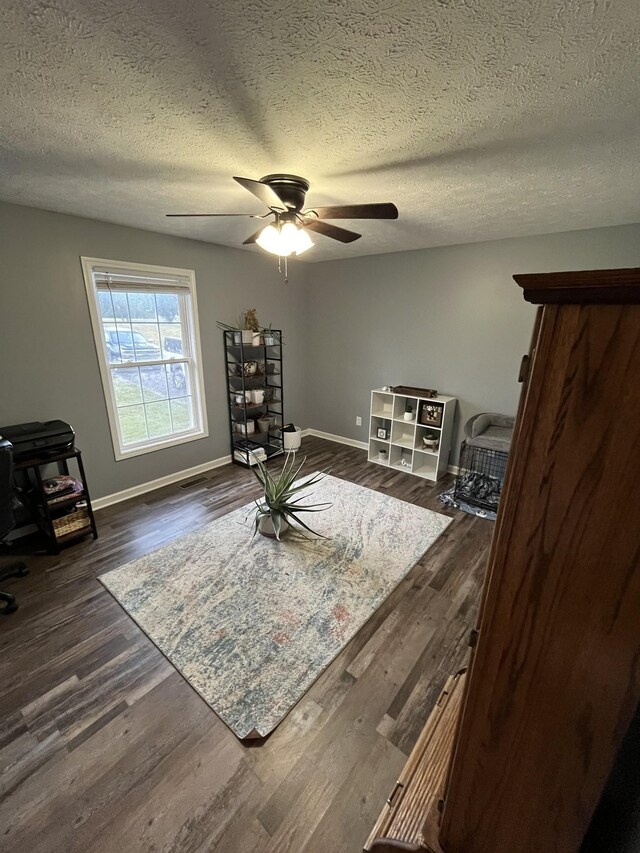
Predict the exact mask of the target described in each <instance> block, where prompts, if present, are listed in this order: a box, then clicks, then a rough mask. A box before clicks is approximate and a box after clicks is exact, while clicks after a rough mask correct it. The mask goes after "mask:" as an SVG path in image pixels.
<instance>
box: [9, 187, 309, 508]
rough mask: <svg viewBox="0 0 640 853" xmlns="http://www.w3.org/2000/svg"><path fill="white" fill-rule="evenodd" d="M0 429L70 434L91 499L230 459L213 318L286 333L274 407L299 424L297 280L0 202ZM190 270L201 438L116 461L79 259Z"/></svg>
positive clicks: (261, 264)
mask: <svg viewBox="0 0 640 853" xmlns="http://www.w3.org/2000/svg"><path fill="white" fill-rule="evenodd" d="M0 235H1V237H0V240H1V244H2V249H1V251H0V260H1V264H0V266H1V269H2V276H3V282H2V296H1V302H0V363H1V364H2V367H3V369H2V372H1V375H0V425H6V424H13V423H21V422H25V421H31V420H49V419H51V418H61V419H63V420H67V421H69V422H70V423H71V424H72V425H73V426H74V428H75V430H76V435H77V442H78V446H79V447H80V448H81V449H82V451H83V456H84V459H85V467H86V469H87V477H88V479H89V483H90V486H91V489H92V493H93V495H94V497H99V496H102V495H107V494H111V493H113V492H117V491H120V490H121V489H126V488H129V487H130V486H135V485H137V484H140V483H144V482H147V481H149V480H153V479H155V478H157V477H162V476H164V475H166V474H171V473H173V472H175V471H180V470H182V469H185V468H189V467H191V466H194V465H199V464H200V463H204V462H208V461H210V460H212V459H216V458H219V457H220V456H224V455H226V454H227V453H228V452H229V445H228V427H227V420H226V410H225V390H224V360H223V359H224V356H223V349H222V341H221V332H219V331H218V329H217V328H216V320H224V321H225V322H233V320H234V319H235V318H236V317H237V316H238V314H239V313H240V312H241V311H242V310H244V309H246V308H252V307H255V308H257V309H258V316H259V317H260V319H261V321H262V322H263V323H265V324H268V323H272V324H273V326H274V328H282V329H283V330H284V333H285V341H286V346H285V365H284V381H285V403H286V412H285V414H286V416H287V418H288V419H290V420H295V421H297V422H300V423H303V422H304V411H305V400H304V394H305V389H306V383H305V381H304V376H303V372H302V371H303V366H304V364H305V363H306V357H305V356H304V354H303V349H304V348H305V347H306V331H305V326H306V323H305V314H304V299H305V289H304V287H303V278H304V275H305V274H306V270H307V269H308V265H304V264H294V265H292V266H291V267H290V284H289V285H288V286H285V285H284V284H283V283H282V282H281V280H280V278H279V275H278V270H277V261H276V259H275V258H270V257H266V256H265V255H263V254H258V253H257V252H256V254H253V253H250V252H246V251H241V250H238V249H228V248H224V247H221V246H213V245H211V244H208V243H202V242H198V241H195V240H185V239H180V238H177V237H168V236H166V235H159V234H153V233H151V232H148V231H140V230H137V229H134V228H125V227H121V226H118V225H110V224H108V223H104V222H96V221H92V220H88V219H81V218H78V217H73V216H65V215H62V214H57V213H50V212H46V211H42V210H35V209H32V208H27V207H20V206H17V205H9V204H0ZM81 255H88V256H91V257H97V258H108V259H112V260H121V261H134V262H136V263H149V264H160V265H165V266H174V267H182V268H187V269H194V270H195V271H196V282H197V293H198V311H199V318H200V332H201V340H202V356H203V361H204V381H205V394H206V401H207V410H208V418H209V437H208V438H205V439H201V440H198V441H193V442H189V443H188V444H183V445H180V446H178V447H171V448H168V449H166V450H158V451H155V452H153V453H147V454H145V455H143V456H138V457H135V458H133V459H127V460H123V461H121V462H116V461H115V459H114V455H113V445H112V443H111V436H110V432H109V424H108V419H107V411H106V406H105V401H104V396H103V392H102V385H101V382H100V374H99V369H98V361H97V357H96V352H95V346H94V342H93V336H92V332H91V324H90V320H89V313H88V307H87V298H86V293H85V287H84V281H83V278H82V271H81V268H80V256H81Z"/></svg>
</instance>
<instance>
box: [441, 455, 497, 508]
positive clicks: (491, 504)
mask: <svg viewBox="0 0 640 853" xmlns="http://www.w3.org/2000/svg"><path fill="white" fill-rule="evenodd" d="M508 458H509V454H508V453H507V452H504V451H501V450H493V449H491V450H490V449H488V448H486V447H477V446H473V445H472V444H468V443H467V442H466V441H463V442H462V445H461V447H460V464H459V468H460V470H459V473H458V476H457V477H456V483H455V488H454V492H453V497H454V500H455V501H457V502H458V501H464V502H465V503H467V504H470V505H471V506H475V507H479V508H480V509H486V510H491V511H493V512H496V511H497V509H498V503H499V502H500V493H501V491H502V485H503V483H504V475H505V471H506V468H507V459H508Z"/></svg>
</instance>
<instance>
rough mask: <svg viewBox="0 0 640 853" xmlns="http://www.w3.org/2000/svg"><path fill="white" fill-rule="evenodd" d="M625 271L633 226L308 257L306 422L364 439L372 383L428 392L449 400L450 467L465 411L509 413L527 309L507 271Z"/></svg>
mask: <svg viewBox="0 0 640 853" xmlns="http://www.w3.org/2000/svg"><path fill="white" fill-rule="evenodd" d="M625 266H640V225H628V226H619V227H615V228H599V229H593V230H588V231H573V232H567V233H562V234H551V235H544V236H540V237H527V238H519V239H511V240H500V241H494V242H491V243H472V244H467V245H462V246H447V247H443V248H437V249H424V250H421V251H415V252H401V253H397V254H387V255H375V256H369V257H363V258H354V259H351V260H343V261H329V262H325V263H319V264H314V265H313V266H312V267H311V275H310V280H309V283H308V287H309V301H308V305H307V310H308V314H307V317H308V320H307V322H308V338H309V350H308V355H307V358H308V366H307V373H306V375H307V381H308V383H309V394H308V408H307V418H306V420H307V421H308V423H309V424H310V425H312V426H313V427H315V428H316V429H320V430H324V431H326V432H331V433H336V434H338V435H343V436H348V437H350V438H354V439H359V440H361V441H366V440H367V436H368V432H367V429H368V414H369V401H370V390H371V389H372V388H376V387H379V386H381V385H393V384H409V385H419V386H422V387H428V388H436V389H437V390H438V391H440V392H441V393H444V394H450V395H452V396H454V397H458V398H459V406H458V413H457V429H456V433H455V439H454V453H453V455H452V460H451V461H452V462H455V461H457V456H458V448H459V445H460V441H461V440H462V428H463V426H464V423H465V421H466V420H467V418H468V417H469V416H470V415H471V414H474V413H475V412H482V411H496V412H504V413H508V414H515V411H516V408H517V403H518V396H519V389H520V386H519V385H518V383H517V374H518V368H519V364H520V359H521V357H522V355H523V353H525V352H526V351H527V350H528V347H529V341H530V337H531V329H532V325H533V320H534V314H535V308H534V307H533V306H531V305H528V304H526V303H525V302H524V301H523V299H522V295H521V293H522V292H521V290H520V288H519V287H518V286H517V285H516V284H515V282H514V281H513V279H512V275H513V274H514V273H523V272H539V271H553V270H563V269H597V268H606V267H625ZM357 415H360V416H362V424H363V425H362V427H357V426H356V425H355V420H356V416H357Z"/></svg>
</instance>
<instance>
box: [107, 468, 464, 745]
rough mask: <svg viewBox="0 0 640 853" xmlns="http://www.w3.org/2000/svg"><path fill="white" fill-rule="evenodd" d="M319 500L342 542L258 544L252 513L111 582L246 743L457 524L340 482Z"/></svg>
mask: <svg viewBox="0 0 640 853" xmlns="http://www.w3.org/2000/svg"><path fill="white" fill-rule="evenodd" d="M311 491H312V492H313V497H312V498H311V501H310V502H311V503H320V502H324V501H328V502H330V503H331V504H332V507H331V508H330V509H328V510H327V511H325V512H321V513H317V514H314V515H313V519H312V526H313V527H314V529H315V530H317V531H318V532H319V533H322V534H323V535H325V536H330V537H331V539H314V540H313V541H310V540H308V539H304V538H302V536H300V535H299V534H297V533H294V532H292V533H291V534H289V535H288V536H287V537H286V538H284V539H283V540H282V542H278V541H277V540H273V539H267V538H265V537H263V536H259V535H258V536H255V537H254V538H252V533H253V512H252V511H251V510H252V509H253V508H254V504H248V505H247V506H244V507H242V508H241V509H238V510H235V511H233V512H231V513H229V514H228V515H226V516H224V517H222V518H219V519H216V520H215V521H212V522H211V523H209V524H207V525H205V526H204V527H202V528H200V530H197V531H195V532H194V533H190V534H188V535H187V536H184V537H182V538H180V539H177V540H176V541H175V542H172V543H170V544H169V545H166V546H164V547H163V548H160V549H159V550H158V551H155V552H154V553H151V554H148V555H147V556H145V557H142V558H140V559H138V560H134V561H133V562H132V563H128V564H126V565H124V566H121V567H120V568H118V569H114V570H113V571H110V572H107V573H106V574H104V575H102V577H101V578H100V580H101V582H102V583H103V584H104V586H105V587H106V588H107V589H108V590H109V592H111V594H112V595H113V596H114V597H115V598H116V599H117V601H118V602H119V603H120V604H121V605H122V607H124V609H125V610H126V611H127V613H128V614H129V615H130V616H131V617H132V618H133V619H135V621H136V622H137V623H138V625H139V626H140V628H142V630H143V631H144V632H145V634H147V636H148V637H149V638H150V639H151V640H152V641H153V642H154V643H155V644H156V646H157V647H158V648H159V649H160V651H162V652H163V653H164V654H165V655H166V656H167V658H168V659H169V660H170V661H171V663H172V664H173V666H175V667H176V669H178V670H179V672H181V673H182V675H183V676H184V677H185V678H186V679H187V681H188V682H189V683H190V684H191V686H192V687H193V688H194V689H195V690H197V692H198V693H199V694H200V695H201V696H202V698H203V699H204V700H205V702H207V703H208V704H209V705H210V706H211V708H212V709H213V710H214V711H215V712H216V714H218V716H219V717H221V719H222V720H224V722H225V723H226V724H227V725H228V726H229V728H230V729H232V731H233V732H235V734H236V735H237V736H238V737H239V738H255V737H264V736H265V735H267V734H268V733H269V732H271V731H272V730H273V729H274V728H275V727H276V726H277V725H278V723H279V722H280V721H281V720H282V719H283V717H284V716H285V715H286V714H287V713H288V712H289V710H290V709H291V708H292V707H293V706H294V705H295V704H296V702H298V700H299V699H300V698H301V697H302V696H303V695H304V694H305V692H306V691H307V690H308V689H309V687H310V686H311V684H313V682H314V681H315V680H316V678H318V676H319V675H320V674H321V673H322V672H323V670H324V669H326V667H327V666H328V665H329V664H330V663H331V661H332V660H333V659H334V658H335V657H336V656H337V655H338V654H339V652H340V651H341V650H342V649H343V648H344V647H345V646H346V645H347V643H348V642H349V640H350V639H351V638H352V637H353V636H354V635H355V634H356V633H357V631H358V630H359V629H360V628H361V627H362V626H363V625H364V623H365V622H366V621H367V620H368V619H369V618H370V617H371V616H372V614H373V613H375V611H376V610H377V609H378V607H380V605H381V604H382V603H383V601H384V600H385V599H386V598H387V597H388V596H389V594H390V593H391V592H392V591H393V590H394V589H395V587H396V586H397V585H398V584H399V583H400V581H401V580H402V579H403V578H404V577H405V576H406V575H407V574H408V572H409V571H410V569H411V568H412V567H413V566H414V565H415V563H416V562H417V561H418V560H419V559H420V557H422V555H423V554H424V552H425V551H426V550H427V549H428V548H429V547H430V546H431V545H433V543H434V542H435V540H436V539H437V538H438V536H440V534H441V533H442V532H443V531H444V530H445V528H446V527H447V525H448V524H449V523H450V521H451V519H450V518H448V517H447V516H445V515H440V514H439V513H436V512H431V511H430V510H428V509H422V508H421V507H417V506H414V505H413V504H409V503H405V502H404V501H399V500H396V499H395V498H391V497H388V496H387V495H383V494H380V492H374V491H372V490H371V489H365V488H363V487H362V486H356V485H354V484H353V483H349V482H347V481H345V480H339V479H337V478H336V477H331V476H327V477H325V478H324V480H322V482H321V483H319V484H318V485H316V486H315V487H314V488H313V489H312V490H311ZM301 494H304V492H303V493H301Z"/></svg>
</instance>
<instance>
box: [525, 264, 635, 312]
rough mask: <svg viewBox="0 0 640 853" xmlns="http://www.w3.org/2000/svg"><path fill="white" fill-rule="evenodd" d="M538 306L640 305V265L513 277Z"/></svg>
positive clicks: (526, 295) (529, 300)
mask: <svg viewBox="0 0 640 853" xmlns="http://www.w3.org/2000/svg"><path fill="white" fill-rule="evenodd" d="M513 278H514V280H515V281H516V283H517V284H519V285H520V287H521V288H522V290H523V296H524V298H525V300H526V301H527V302H531V303H533V304H535V305H557V304H568V305H589V304H599V305H604V304H610V305H622V304H625V305H640V268H633V267H631V268H627V269H614V270H576V271H572V272H553V273H520V274H518V275H514V276H513Z"/></svg>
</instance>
